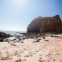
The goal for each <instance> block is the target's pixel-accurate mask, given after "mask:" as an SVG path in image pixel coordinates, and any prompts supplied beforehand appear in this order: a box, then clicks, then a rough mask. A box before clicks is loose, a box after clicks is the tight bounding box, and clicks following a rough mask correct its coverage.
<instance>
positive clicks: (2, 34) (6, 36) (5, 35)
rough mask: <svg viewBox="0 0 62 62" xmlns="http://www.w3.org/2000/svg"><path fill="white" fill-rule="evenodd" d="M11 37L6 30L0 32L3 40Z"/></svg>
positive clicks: (0, 37)
mask: <svg viewBox="0 0 62 62" xmlns="http://www.w3.org/2000/svg"><path fill="white" fill-rule="evenodd" d="M8 37H10V34H6V33H4V32H0V41H3V39H5V38H8Z"/></svg>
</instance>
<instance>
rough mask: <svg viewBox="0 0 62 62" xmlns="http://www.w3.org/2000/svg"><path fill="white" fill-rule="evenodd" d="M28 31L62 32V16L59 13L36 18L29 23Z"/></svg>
mask: <svg viewBox="0 0 62 62" xmlns="http://www.w3.org/2000/svg"><path fill="white" fill-rule="evenodd" d="M27 32H62V22H61V18H60V16H59V15H56V16H53V17H41V16H40V17H38V18H35V19H34V20H33V21H32V22H31V23H30V24H29V25H28V27H27Z"/></svg>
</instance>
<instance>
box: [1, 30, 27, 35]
mask: <svg viewBox="0 0 62 62" xmlns="http://www.w3.org/2000/svg"><path fill="white" fill-rule="evenodd" d="M0 32H4V33H7V34H11V35H19V33H26V32H24V31H2V30H0Z"/></svg>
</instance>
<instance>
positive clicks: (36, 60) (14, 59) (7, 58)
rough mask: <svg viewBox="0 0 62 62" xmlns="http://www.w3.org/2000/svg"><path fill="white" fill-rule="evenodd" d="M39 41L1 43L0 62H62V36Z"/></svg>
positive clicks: (27, 40)
mask: <svg viewBox="0 0 62 62" xmlns="http://www.w3.org/2000/svg"><path fill="white" fill-rule="evenodd" d="M10 39H11V38H10ZM39 39H40V40H39V42H37V39H35V38H33V39H31V38H29V39H24V40H21V41H19V42H14V41H12V40H11V42H10V43H9V42H0V62H62V34H58V35H54V36H50V35H48V36H46V37H45V39H44V38H42V37H39Z"/></svg>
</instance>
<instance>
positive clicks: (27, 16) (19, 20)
mask: <svg viewBox="0 0 62 62" xmlns="http://www.w3.org/2000/svg"><path fill="white" fill-rule="evenodd" d="M57 14H59V15H60V17H61V19H62V0H0V30H8V31H9V30H10V31H26V29H27V26H28V24H29V23H30V22H31V21H32V20H33V19H34V18H36V17H38V16H43V17H48V16H54V15H57Z"/></svg>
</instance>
